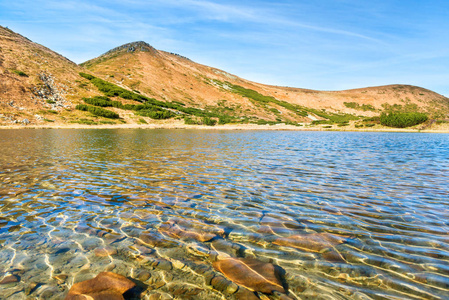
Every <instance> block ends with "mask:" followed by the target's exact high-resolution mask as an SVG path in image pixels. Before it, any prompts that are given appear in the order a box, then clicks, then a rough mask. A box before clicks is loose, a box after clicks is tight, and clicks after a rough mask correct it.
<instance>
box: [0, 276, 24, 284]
mask: <svg viewBox="0 0 449 300" xmlns="http://www.w3.org/2000/svg"><path fill="white" fill-rule="evenodd" d="M19 281H20V277H19V276H16V275H9V276H6V277H5V278H3V279H2V281H0V284H8V283H16V282H19Z"/></svg>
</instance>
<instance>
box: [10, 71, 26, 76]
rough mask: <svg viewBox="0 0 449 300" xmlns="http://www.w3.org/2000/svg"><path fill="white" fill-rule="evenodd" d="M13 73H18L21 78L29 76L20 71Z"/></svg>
mask: <svg viewBox="0 0 449 300" xmlns="http://www.w3.org/2000/svg"><path fill="white" fill-rule="evenodd" d="M12 71H13V72H14V73H16V74H17V75H19V76H22V77H28V75H27V74H26V73H24V72H22V71H19V70H12Z"/></svg>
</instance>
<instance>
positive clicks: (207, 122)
mask: <svg viewBox="0 0 449 300" xmlns="http://www.w3.org/2000/svg"><path fill="white" fill-rule="evenodd" d="M201 122H202V123H203V125H207V126H215V124H217V120H214V119H211V118H209V117H203V119H202V120H201Z"/></svg>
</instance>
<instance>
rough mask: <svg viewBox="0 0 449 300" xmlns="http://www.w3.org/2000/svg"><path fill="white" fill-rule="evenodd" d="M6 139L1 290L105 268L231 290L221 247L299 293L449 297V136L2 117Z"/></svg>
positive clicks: (188, 293)
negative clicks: (40, 126)
mask: <svg viewBox="0 0 449 300" xmlns="http://www.w3.org/2000/svg"><path fill="white" fill-rule="evenodd" d="M0 149H1V152H0V281H1V279H2V278H4V277H5V276H8V275H15V276H16V278H18V279H19V282H15V283H9V284H0V299H38V298H40V299H61V298H63V296H64V295H65V294H66V293H67V291H68V289H69V288H70V286H71V285H72V284H73V283H74V282H78V281H81V280H85V279H90V278H92V277H94V276H96V275H97V274H98V273H99V272H102V271H105V270H109V271H112V272H115V273H119V274H122V275H125V276H128V277H132V278H134V279H136V280H139V281H140V282H142V283H144V284H145V285H146V291H145V292H144V294H143V296H142V297H143V298H144V299H148V298H149V297H150V296H151V295H152V294H159V296H161V297H162V298H163V299H171V297H174V298H176V297H177V299H234V298H236V294H233V293H232V292H230V291H229V289H228V290H227V289H226V288H223V286H222V285H219V284H217V283H216V282H213V281H212V282H211V278H213V277H214V276H219V275H220V273H219V272H217V271H216V270H214V268H213V267H212V263H211V262H212V261H213V260H216V259H217V258H218V259H220V258H222V257H227V256H231V257H248V258H256V259H258V260H260V261H263V262H270V263H274V264H276V265H279V266H280V267H281V268H283V269H284V270H285V279H284V281H285V282H284V283H285V284H286V285H288V295H289V297H291V298H293V299H449V202H448V201H449V135H444V134H442V135H438V134H404V133H336V132H332V133H329V132H327V133H326V132H263V131H260V132H259V131H195V130H135V129H132V130H54V129H51V130H2V131H0ZM292 236H293V237H292ZM224 282H225V284H224V285H225V286H226V281H224ZM227 284H228V286H229V282H228V283H227ZM259 296H260V297H261V298H262V299H264V297H268V298H270V299H276V297H279V295H275V296H273V295H271V296H266V295H262V294H259ZM164 297H165V298H164ZM265 299H267V298H265Z"/></svg>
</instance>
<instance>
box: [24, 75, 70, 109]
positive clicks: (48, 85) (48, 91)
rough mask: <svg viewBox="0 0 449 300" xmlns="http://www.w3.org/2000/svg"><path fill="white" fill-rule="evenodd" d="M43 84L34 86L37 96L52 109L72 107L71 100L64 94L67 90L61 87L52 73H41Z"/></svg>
mask: <svg viewBox="0 0 449 300" xmlns="http://www.w3.org/2000/svg"><path fill="white" fill-rule="evenodd" d="M39 79H40V80H41V81H42V84H41V85H39V86H35V87H34V88H33V94H34V96H35V98H37V99H40V100H42V101H44V102H45V103H46V104H47V105H50V106H51V109H56V110H58V109H61V108H70V107H71V106H70V102H68V101H66V99H65V98H64V96H63V94H64V93H65V91H64V90H63V89H60V88H59V87H58V86H57V84H56V83H55V80H54V78H53V76H52V75H51V74H48V73H45V72H42V73H41V74H39Z"/></svg>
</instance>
